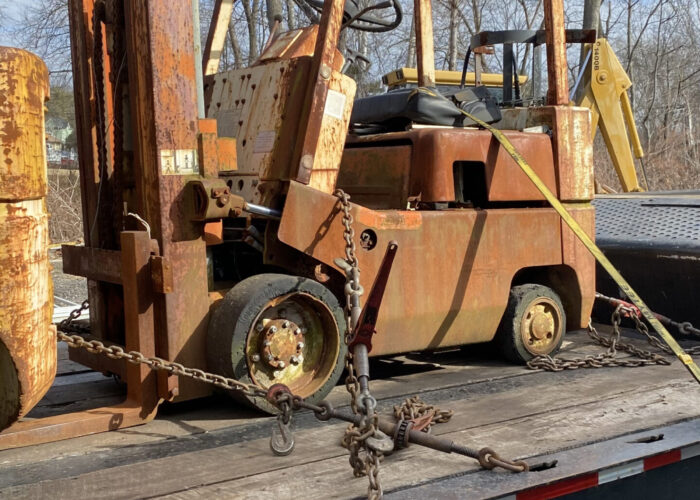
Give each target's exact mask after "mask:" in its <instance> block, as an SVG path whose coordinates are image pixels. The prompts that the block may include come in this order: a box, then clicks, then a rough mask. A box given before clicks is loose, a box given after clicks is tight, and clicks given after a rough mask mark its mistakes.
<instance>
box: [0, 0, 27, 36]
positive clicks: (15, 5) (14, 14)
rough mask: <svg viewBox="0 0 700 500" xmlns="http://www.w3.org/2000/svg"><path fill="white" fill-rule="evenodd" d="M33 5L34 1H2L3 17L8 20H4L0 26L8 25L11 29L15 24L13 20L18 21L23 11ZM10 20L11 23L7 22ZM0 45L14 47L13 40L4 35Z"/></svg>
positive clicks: (0, 2)
mask: <svg viewBox="0 0 700 500" xmlns="http://www.w3.org/2000/svg"><path fill="white" fill-rule="evenodd" d="M31 3H33V0H0V7H2V12H3V15H4V16H5V17H6V18H7V19H3V21H2V22H0V25H6V26H8V27H10V28H12V27H14V26H15V22H13V20H16V19H18V18H19V16H20V14H21V12H22V10H23V9H25V8H26V7H27V6H28V5H30V4H31ZM8 20H9V21H10V22H7V21H8ZM0 45H10V46H12V40H11V39H9V38H8V37H6V36H5V35H4V34H3V33H0Z"/></svg>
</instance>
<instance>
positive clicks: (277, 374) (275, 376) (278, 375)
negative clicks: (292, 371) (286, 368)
mask: <svg viewBox="0 0 700 500" xmlns="http://www.w3.org/2000/svg"><path fill="white" fill-rule="evenodd" d="M280 375H282V372H280V371H279V370H275V371H274V372H272V376H273V377H274V378H279V377H280Z"/></svg>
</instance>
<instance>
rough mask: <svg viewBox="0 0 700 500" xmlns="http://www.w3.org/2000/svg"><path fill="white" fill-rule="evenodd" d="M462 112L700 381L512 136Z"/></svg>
mask: <svg viewBox="0 0 700 500" xmlns="http://www.w3.org/2000/svg"><path fill="white" fill-rule="evenodd" d="M460 111H462V113H464V115H465V116H466V117H467V118H469V119H470V120H472V121H474V122H475V123H476V124H478V125H479V126H481V127H483V128H485V129H486V130H488V131H489V132H491V134H493V136H494V137H495V138H496V140H497V141H498V142H500V143H501V146H503V149H505V150H506V151H507V152H508V154H509V155H510V156H511V157H512V158H513V160H515V163H517V164H518V166H519V167H520V168H521V169H522V171H523V172H525V175H527V176H528V178H529V179H530V180H531V181H532V183H533V184H534V185H535V187H536V188H537V189H538V190H539V191H540V193H542V195H543V196H544V197H545V198H546V199H547V201H548V202H549V204H550V205H552V208H554V210H556V212H557V213H558V214H559V216H560V217H561V218H562V219H563V220H564V222H566V225H567V226H569V227H570V228H571V230H572V231H573V232H574V234H575V235H576V237H577V238H578V239H579V240H580V241H581V243H583V244H584V245H585V247H586V248H587V249H588V251H589V252H591V254H593V257H595V259H596V260H597V261H598V262H600V265H601V266H603V268H604V269H605V270H606V271H607V272H608V274H609V275H610V276H611V277H612V279H614V280H615V283H617V284H618V286H619V287H620V289H621V290H622V291H623V292H624V293H625V295H627V297H629V299H630V300H631V301H632V303H633V304H634V305H635V306H637V308H639V310H640V311H641V313H642V315H643V316H644V318H646V320H647V321H648V322H649V324H650V325H651V326H652V327H653V328H654V330H656V331H657V333H658V334H659V335H661V338H662V339H663V340H664V342H666V344H667V345H668V346H669V347H670V348H671V350H672V351H673V353H674V354H675V355H676V356H677V357H678V359H680V360H681V363H683V365H685V367H686V368H687V369H688V371H689V372H690V373H691V374H692V375H693V377H694V378H695V380H697V381H698V382H700V368H698V365H696V364H695V362H694V361H693V358H691V357H690V355H689V354H687V353H686V352H685V351H684V350H683V348H682V347H681V346H679V345H678V342H676V340H675V339H674V338H673V337H672V336H671V334H670V333H668V330H666V328H664V326H663V325H662V324H661V323H660V322H659V320H658V319H656V316H654V313H652V312H651V310H650V309H649V308H648V307H647V305H646V304H645V303H644V301H643V300H642V298H641V297H640V296H639V295H637V292H635V291H634V290H633V289H632V287H631V286H630V284H629V283H627V280H625V278H623V277H622V275H621V274H620V272H619V271H618V270H617V269H615V266H613V264H612V262H610V261H609V260H608V258H607V257H606V256H605V254H603V252H602V251H601V250H600V248H598V246H597V245H596V244H595V243H594V242H593V240H592V239H591V238H590V237H589V236H588V235H587V234H586V232H585V231H584V230H583V228H582V227H581V226H580V225H579V224H578V222H576V219H574V218H573V217H572V216H571V214H569V212H567V211H566V209H565V208H564V206H563V205H562V204H561V202H560V201H559V200H558V199H557V197H556V196H554V194H552V192H551V191H550V190H549V189H548V188H547V186H545V184H544V182H542V179H540V178H539V177H538V176H537V174H536V173H535V171H534V170H532V167H530V165H528V163H527V162H526V161H525V158H523V157H522V156H521V155H520V153H518V151H517V150H516V149H515V147H513V144H512V143H511V142H510V141H509V140H508V138H507V137H506V136H505V135H504V134H503V132H501V131H500V130H498V129H496V128H494V127H492V126H491V125H489V124H487V123H485V122H484V121H482V120H479V119H478V118H476V117H475V116H472V115H471V114H469V113H467V112H466V111H464V110H460Z"/></svg>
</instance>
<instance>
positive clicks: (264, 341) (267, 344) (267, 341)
mask: <svg viewBox="0 0 700 500" xmlns="http://www.w3.org/2000/svg"><path fill="white" fill-rule="evenodd" d="M270 344H272V342H270V341H269V340H267V339H265V340H263V345H264V346H265V347H267V346H269V345H270Z"/></svg>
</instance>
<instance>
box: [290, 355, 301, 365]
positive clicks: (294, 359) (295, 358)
mask: <svg viewBox="0 0 700 500" xmlns="http://www.w3.org/2000/svg"><path fill="white" fill-rule="evenodd" d="M289 361H291V362H292V363H294V364H295V365H298V364H299V361H300V360H299V358H298V357H297V356H292V357H291V358H289Z"/></svg>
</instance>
